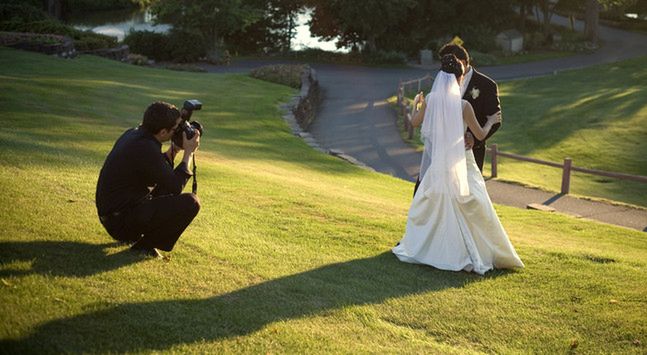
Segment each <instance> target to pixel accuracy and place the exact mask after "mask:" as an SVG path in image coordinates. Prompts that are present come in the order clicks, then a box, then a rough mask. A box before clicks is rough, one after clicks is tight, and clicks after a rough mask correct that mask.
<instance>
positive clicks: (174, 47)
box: [166, 30, 207, 63]
mask: <svg viewBox="0 0 647 355" xmlns="http://www.w3.org/2000/svg"><path fill="white" fill-rule="evenodd" d="M166 40H167V48H168V51H169V54H170V59H171V60H172V61H174V62H181V63H186V62H194V61H197V60H198V59H199V58H202V57H204V56H206V54H207V45H206V41H205V39H204V37H203V36H202V35H201V34H198V33H192V32H185V31H178V30H171V33H169V35H168V36H166Z"/></svg>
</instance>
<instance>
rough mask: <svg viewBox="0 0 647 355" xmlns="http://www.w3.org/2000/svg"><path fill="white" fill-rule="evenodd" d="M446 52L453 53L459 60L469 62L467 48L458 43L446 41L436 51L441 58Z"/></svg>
mask: <svg viewBox="0 0 647 355" xmlns="http://www.w3.org/2000/svg"><path fill="white" fill-rule="evenodd" d="M447 54H453V55H455V56H456V58H458V59H459V60H464V61H466V62H467V64H469V62H470V55H469V54H468V53H467V49H465V48H464V47H463V46H461V45H460V44H454V43H447V44H446V45H444V46H442V47H441V48H440V50H439V51H438V56H439V57H441V58H442V57H443V56H445V55H447Z"/></svg>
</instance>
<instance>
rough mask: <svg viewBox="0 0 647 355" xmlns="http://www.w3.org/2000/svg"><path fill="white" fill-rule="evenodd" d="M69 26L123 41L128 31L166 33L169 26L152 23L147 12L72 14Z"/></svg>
mask: <svg viewBox="0 0 647 355" xmlns="http://www.w3.org/2000/svg"><path fill="white" fill-rule="evenodd" d="M68 23H69V24H71V25H72V26H74V28H77V29H80V30H90V31H92V32H95V33H101V34H104V35H107V36H112V37H117V40H118V41H120V42H121V41H123V39H124V37H125V36H126V35H127V34H128V32H129V31H130V30H134V31H152V32H159V33H166V32H168V31H169V30H170V29H171V25H165V24H159V25H155V24H154V23H153V16H152V14H151V13H150V11H148V10H125V11H97V12H93V13H85V14H73V15H72V16H71V17H70V19H69V21H68Z"/></svg>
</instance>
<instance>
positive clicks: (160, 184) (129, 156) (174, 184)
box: [96, 127, 191, 216]
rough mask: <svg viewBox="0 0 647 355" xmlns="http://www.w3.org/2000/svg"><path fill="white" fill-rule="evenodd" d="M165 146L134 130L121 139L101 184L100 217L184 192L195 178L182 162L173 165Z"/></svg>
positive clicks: (102, 174)
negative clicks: (154, 197)
mask: <svg viewBox="0 0 647 355" xmlns="http://www.w3.org/2000/svg"><path fill="white" fill-rule="evenodd" d="M161 148H162V144H161V143H160V142H159V141H158V140H157V139H156V138H155V137H154V136H153V135H152V134H150V133H148V132H147V131H146V130H145V129H143V128H141V127H140V128H131V129H129V130H127V131H126V132H124V134H122V135H121V137H119V139H118V140H117V142H116V143H115V146H114V147H113V148H112V151H110V153H109V154H108V157H106V161H105V162H104V164H103V168H101V173H100V174H99V181H98V182H97V192H96V204H97V212H98V214H99V216H107V215H109V214H112V213H115V212H120V211H123V210H124V209H127V208H130V207H133V206H134V205H136V204H137V203H138V202H140V201H143V200H144V199H145V198H146V197H147V196H148V195H149V194H150V193H151V191H153V189H154V190H155V191H154V192H155V195H160V194H173V195H177V194H180V193H181V192H182V189H184V185H186V183H187V181H188V180H189V178H190V177H191V172H190V171H189V170H188V168H187V166H186V164H185V163H184V162H181V163H180V164H179V165H178V166H177V167H176V168H175V170H173V165H172V162H170V161H168V160H167V157H166V155H164V154H162V152H161Z"/></svg>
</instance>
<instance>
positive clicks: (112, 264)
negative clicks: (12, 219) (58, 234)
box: [0, 241, 143, 277]
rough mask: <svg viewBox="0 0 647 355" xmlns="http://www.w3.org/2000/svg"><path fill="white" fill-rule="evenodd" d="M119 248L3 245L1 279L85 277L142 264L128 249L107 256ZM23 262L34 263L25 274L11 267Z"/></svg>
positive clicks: (64, 244)
mask: <svg viewBox="0 0 647 355" xmlns="http://www.w3.org/2000/svg"><path fill="white" fill-rule="evenodd" d="M118 246H119V243H117V242H112V243H104V244H87V243H80V242H62V241H39V242H0V277H20V276H26V275H30V274H43V275H54V276H69V277H86V276H90V275H94V274H98V273H101V272H105V271H110V270H115V269H118V268H120V267H122V266H125V265H128V264H133V263H136V262H138V261H141V260H143V258H142V257H141V256H139V255H137V254H135V253H132V252H131V251H130V250H129V249H128V248H127V247H125V246H124V247H123V248H124V250H121V251H119V252H116V253H113V254H108V252H107V249H108V248H112V247H118ZM21 262H29V263H31V266H30V268H29V269H28V270H24V269H23V268H22V267H12V265H11V264H15V263H21Z"/></svg>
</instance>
